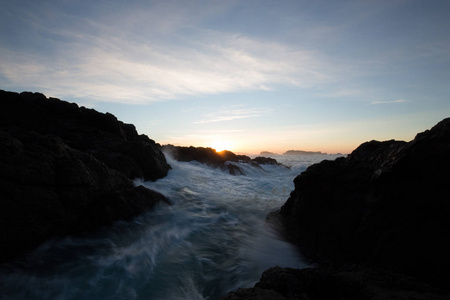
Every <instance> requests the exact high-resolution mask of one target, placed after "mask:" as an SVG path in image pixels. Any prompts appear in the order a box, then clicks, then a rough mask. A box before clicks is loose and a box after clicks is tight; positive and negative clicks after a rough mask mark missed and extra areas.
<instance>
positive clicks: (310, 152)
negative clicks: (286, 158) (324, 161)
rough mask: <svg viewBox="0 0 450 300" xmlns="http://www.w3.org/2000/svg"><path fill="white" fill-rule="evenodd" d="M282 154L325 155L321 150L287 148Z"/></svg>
mask: <svg viewBox="0 0 450 300" xmlns="http://www.w3.org/2000/svg"><path fill="white" fill-rule="evenodd" d="M283 155H327V153H322V152H321V151H304V150H288V151H286V152H284V153H283Z"/></svg>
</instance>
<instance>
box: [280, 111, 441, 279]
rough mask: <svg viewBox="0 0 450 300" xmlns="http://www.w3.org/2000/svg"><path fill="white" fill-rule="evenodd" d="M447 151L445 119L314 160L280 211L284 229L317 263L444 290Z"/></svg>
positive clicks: (300, 177) (296, 180) (296, 181)
mask: <svg viewBox="0 0 450 300" xmlns="http://www.w3.org/2000/svg"><path fill="white" fill-rule="evenodd" d="M449 153H450V119H445V120H443V121H441V122H440V123H438V124H437V125H436V126H434V127H433V128H432V129H431V130H427V131H425V132H423V133H420V134H418V135H417V136H416V138H415V139H414V140H413V141H411V142H409V143H406V142H399V141H386V142H377V141H371V142H367V143H364V144H362V145H361V146H359V147H358V148H357V149H356V150H354V151H353V152H352V153H351V154H350V155H349V156H348V157H347V158H339V159H336V160H334V161H323V162H321V163H319V164H315V165H312V166H310V167H309V168H308V169H307V170H306V171H305V172H303V173H302V174H300V175H299V176H297V177H296V178H295V180H294V183H295V190H294V191H293V192H292V193H291V196H290V197H289V199H288V200H287V202H286V203H285V204H284V205H283V207H282V208H281V210H280V211H279V217H280V219H281V221H282V223H283V224H284V228H285V232H286V234H287V236H288V237H289V238H290V239H291V240H292V241H293V242H295V243H296V244H297V245H298V246H299V247H300V248H301V249H302V251H303V253H304V254H305V255H306V256H307V257H309V258H311V259H312V260H314V261H316V262H320V263H330V264H332V265H335V266H341V265H346V264H348V263H358V264H367V265H370V266H373V267H378V268H385V269H389V270H395V271H396V272H400V273H402V274H406V275H411V276H415V277H417V278H420V279H422V280H424V281H426V282H429V283H431V284H435V285H437V286H440V287H445V286H446V284H447V282H446V279H445V278H447V274H448V273H449V272H450V257H449V255H448V253H450V246H449V244H448V243H447V242H446V240H447V239H448V237H449V236H450V202H449V201H448V199H449V195H450V184H449V182H450V175H449V174H450V173H449V172H448V170H449V169H450V156H449ZM271 217H272V218H273V215H272V216H271ZM447 288H448V287H447Z"/></svg>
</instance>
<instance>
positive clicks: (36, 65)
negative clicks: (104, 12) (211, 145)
mask: <svg viewBox="0 0 450 300" xmlns="http://www.w3.org/2000/svg"><path fill="white" fill-rule="evenodd" d="M170 3H171V4H168V5H166V6H162V5H156V7H151V8H152V9H150V8H149V7H147V8H146V10H139V9H138V8H135V9H129V10H124V11H120V13H119V11H114V13H112V14H111V15H110V16H107V17H106V16H101V17H99V18H98V19H95V18H94V17H90V18H88V17H85V18H82V19H81V20H78V21H75V20H74V19H75V16H71V15H70V14H67V13H65V14H64V13H61V12H59V11H58V12H54V13H53V15H56V16H59V14H61V16H60V18H61V19H60V20H59V22H60V23H58V20H56V21H55V20H53V21H52V23H51V24H47V23H45V22H46V21H45V19H38V20H36V18H33V19H32V21H30V22H32V23H33V24H32V25H31V26H32V27H33V28H34V30H36V31H37V32H39V34H40V35H41V36H45V37H47V36H50V37H51V38H48V40H47V42H48V44H49V48H51V49H52V51H51V54H49V53H47V52H46V51H34V52H33V53H30V52H27V51H24V50H18V49H12V50H11V49H9V50H8V49H6V48H3V49H0V51H1V54H2V55H1V58H0V75H1V76H3V77H4V78H6V83H5V85H6V86H5V87H8V85H9V86H26V87H28V88H29V89H34V90H38V91H41V92H44V93H45V94H47V95H49V96H55V97H70V98H73V97H76V98H81V99H86V98H89V99H92V100H95V101H112V102H122V103H148V102H153V101H164V100H167V99H179V98H184V97H188V96H192V95H205V94H218V93H229V92H237V91H248V90H272V89H276V88H277V86H279V85H288V86H297V87H301V88H310V87H314V86H317V85H319V84H320V83H323V82H324V81H328V80H329V79H330V78H329V75H326V74H328V73H327V72H326V67H325V66H326V64H325V63H324V62H323V61H321V60H320V59H319V57H318V56H317V53H313V52H310V51H306V50H304V49H299V48H295V47H290V46H287V45H284V44H281V43H277V42H274V41H270V40H261V39H255V38H250V37H249V36H246V35H245V34H242V33H229V32H221V31H218V30H210V29H206V27H204V26H200V25H199V24H200V23H201V21H202V20H204V19H205V18H211V16H212V15H214V13H217V11H219V12H220V11H221V10H223V9H225V8H224V7H220V6H218V8H217V7H216V8H215V9H212V8H210V9H206V8H205V9H202V10H200V11H199V12H198V11H196V10H197V9H198V8H197V7H192V6H187V8H184V9H183V10H181V11H177V10H174V11H177V13H174V14H170V18H164V22H163V21H161V19H162V15H166V13H164V12H167V11H170V8H171V7H173V6H174V5H175V4H176V3H175V4H174V2H170ZM36 22H37V24H36ZM58 25H59V26H58ZM69 25H70V26H69ZM30 43H31V42H30Z"/></svg>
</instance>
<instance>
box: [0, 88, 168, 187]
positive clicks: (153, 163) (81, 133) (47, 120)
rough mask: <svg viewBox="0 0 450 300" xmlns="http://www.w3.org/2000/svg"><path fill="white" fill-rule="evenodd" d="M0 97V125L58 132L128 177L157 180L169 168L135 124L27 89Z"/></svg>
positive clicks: (50, 133)
mask: <svg viewBox="0 0 450 300" xmlns="http://www.w3.org/2000/svg"><path fill="white" fill-rule="evenodd" d="M0 101H1V102H0V105H1V108H2V109H1V110H0V127H19V128H22V129H25V130H32V131H34V132H36V133H38V134H41V135H53V136H57V137H59V138H61V139H62V140H63V141H64V142H65V143H66V144H67V145H68V146H70V147H72V148H74V149H77V150H81V151H84V152H86V153H89V154H92V155H94V156H95V157H96V158H97V159H99V160H101V161H102V162H104V163H105V164H106V165H107V166H108V167H110V168H113V169H115V170H117V171H120V172H121V173H123V174H125V175H126V176H128V177H129V178H136V177H140V178H143V179H145V180H156V179H158V178H162V177H164V176H166V175H167V172H168V170H169V169H170V166H169V165H168V164H167V162H166V159H165V157H164V154H163V153H162V152H161V149H160V148H161V147H160V145H159V144H156V143H155V142H154V141H153V140H151V139H149V138H148V137H147V136H145V135H138V133H137V131H136V129H135V127H134V125H131V124H124V123H123V122H121V121H118V120H117V118H116V117H115V116H113V115H112V114H110V113H106V114H103V113H99V112H97V111H95V110H93V109H87V108H84V107H80V108H79V107H78V105H76V104H75V103H68V102H65V101H61V100H59V99H56V98H48V99H47V98H46V97H45V96H44V95H42V94H39V93H30V92H23V93H21V94H18V93H13V92H5V91H1V90H0Z"/></svg>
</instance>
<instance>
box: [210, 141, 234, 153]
mask: <svg viewBox="0 0 450 300" xmlns="http://www.w3.org/2000/svg"><path fill="white" fill-rule="evenodd" d="M210 147H211V148H213V149H216V151H217V152H220V151H223V150H230V151H231V150H232V149H233V142H231V141H227V140H215V141H212V142H211V145H210Z"/></svg>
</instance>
